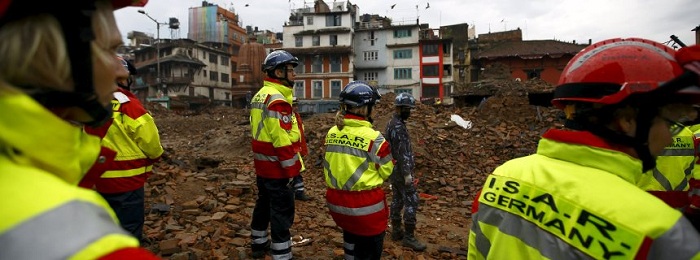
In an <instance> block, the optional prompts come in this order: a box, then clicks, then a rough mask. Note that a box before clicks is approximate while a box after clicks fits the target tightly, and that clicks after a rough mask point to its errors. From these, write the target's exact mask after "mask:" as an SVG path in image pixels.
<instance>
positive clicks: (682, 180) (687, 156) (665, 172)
mask: <svg viewBox="0 0 700 260" xmlns="http://www.w3.org/2000/svg"><path fill="white" fill-rule="evenodd" d="M694 147H695V145H694V143H693V133H692V132H691V131H690V129H688V128H685V129H683V131H681V132H680V133H679V134H677V135H676V136H674V137H673V143H672V144H671V145H669V146H668V147H666V148H664V151H663V153H662V154H661V155H660V156H659V157H657V158H656V167H655V168H654V169H652V170H650V171H647V172H645V173H644V174H642V177H641V179H640V180H639V182H637V186H639V187H640V188H642V189H643V190H646V191H648V192H650V193H651V194H653V195H654V196H656V197H658V198H659V199H661V200H663V201H664V202H666V204H668V205H669V206H671V207H673V208H677V209H684V208H686V207H687V206H688V204H689V203H690V202H689V199H688V190H689V186H688V181H689V179H690V178H691V177H692V176H691V174H692V171H693V168H694V166H695V148H694Z"/></svg>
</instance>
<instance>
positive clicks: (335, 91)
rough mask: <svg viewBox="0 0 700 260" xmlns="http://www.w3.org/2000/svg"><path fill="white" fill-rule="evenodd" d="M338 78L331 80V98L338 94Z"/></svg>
mask: <svg viewBox="0 0 700 260" xmlns="http://www.w3.org/2000/svg"><path fill="white" fill-rule="evenodd" d="M340 88H341V87H340V80H331V96H330V97H331V98H337V97H338V96H339V95H340Z"/></svg>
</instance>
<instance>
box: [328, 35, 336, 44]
mask: <svg viewBox="0 0 700 260" xmlns="http://www.w3.org/2000/svg"><path fill="white" fill-rule="evenodd" d="M328 43H329V44H330V45H331V46H336V45H338V35H337V34H331V35H330V36H328Z"/></svg>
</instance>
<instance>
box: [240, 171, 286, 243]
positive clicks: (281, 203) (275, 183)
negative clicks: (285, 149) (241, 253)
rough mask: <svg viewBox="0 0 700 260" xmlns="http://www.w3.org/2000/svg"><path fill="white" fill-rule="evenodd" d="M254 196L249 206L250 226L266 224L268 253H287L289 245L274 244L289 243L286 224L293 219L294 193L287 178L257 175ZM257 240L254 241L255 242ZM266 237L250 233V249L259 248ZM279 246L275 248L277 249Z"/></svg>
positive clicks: (260, 228) (257, 228) (258, 228)
mask: <svg viewBox="0 0 700 260" xmlns="http://www.w3.org/2000/svg"><path fill="white" fill-rule="evenodd" d="M256 181H257V186H258V199H257V201H255V208H254V209H253V220H252V222H251V223H250V228H251V229H252V230H253V231H267V227H268V225H269V226H270V238H271V239H272V249H273V250H272V254H273V255H283V254H287V253H290V252H291V251H292V248H291V247H290V246H277V247H276V246H275V245H276V244H277V245H282V244H284V243H291V234H290V233H289V228H290V227H292V223H293V222H294V193H293V191H292V189H291V188H290V187H289V186H287V185H288V184H289V179H267V178H261V177H257V179H256ZM256 242H257V243H256ZM266 243H267V241H266V240H265V239H262V238H258V237H253V244H252V250H253V251H261V250H263V249H264V247H265V244H266ZM278 249H279V250H278Z"/></svg>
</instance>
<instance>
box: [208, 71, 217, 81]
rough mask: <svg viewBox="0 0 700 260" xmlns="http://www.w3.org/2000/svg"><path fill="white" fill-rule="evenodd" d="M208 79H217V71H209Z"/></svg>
mask: <svg viewBox="0 0 700 260" xmlns="http://www.w3.org/2000/svg"><path fill="white" fill-rule="evenodd" d="M209 80H211V81H219V73H218V72H216V71H210V72H209Z"/></svg>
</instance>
